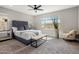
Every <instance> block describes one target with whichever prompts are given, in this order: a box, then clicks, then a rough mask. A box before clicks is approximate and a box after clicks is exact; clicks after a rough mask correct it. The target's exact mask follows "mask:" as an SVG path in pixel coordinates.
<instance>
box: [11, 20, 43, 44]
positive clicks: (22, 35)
mask: <svg viewBox="0 0 79 59" xmlns="http://www.w3.org/2000/svg"><path fill="white" fill-rule="evenodd" d="M12 29H13V36H14V37H15V39H16V40H18V41H20V42H22V43H24V44H26V45H29V44H30V43H31V38H32V36H35V35H39V34H42V32H41V31H40V30H29V26H28V22H25V21H12Z"/></svg>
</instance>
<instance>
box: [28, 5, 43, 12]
mask: <svg viewBox="0 0 79 59" xmlns="http://www.w3.org/2000/svg"><path fill="white" fill-rule="evenodd" d="M28 7H30V8H32V10H34V11H35V13H37V11H43V9H40V7H42V5H28Z"/></svg>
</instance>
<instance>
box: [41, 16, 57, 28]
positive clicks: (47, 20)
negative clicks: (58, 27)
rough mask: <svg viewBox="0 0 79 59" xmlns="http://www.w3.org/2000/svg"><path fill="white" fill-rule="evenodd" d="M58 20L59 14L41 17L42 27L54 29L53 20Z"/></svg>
mask: <svg viewBox="0 0 79 59" xmlns="http://www.w3.org/2000/svg"><path fill="white" fill-rule="evenodd" d="M54 21H55V22H58V17H57V16H50V17H43V18H41V28H42V29H54V25H53V22H54Z"/></svg>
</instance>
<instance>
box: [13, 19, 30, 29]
mask: <svg viewBox="0 0 79 59" xmlns="http://www.w3.org/2000/svg"><path fill="white" fill-rule="evenodd" d="M12 27H17V29H18V30H27V29H29V27H28V22H27V21H16V20H13V21H12Z"/></svg>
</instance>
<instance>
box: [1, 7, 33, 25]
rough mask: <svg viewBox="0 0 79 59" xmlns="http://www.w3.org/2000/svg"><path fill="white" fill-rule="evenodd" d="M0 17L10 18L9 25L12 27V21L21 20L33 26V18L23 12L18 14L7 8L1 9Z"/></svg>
mask: <svg viewBox="0 0 79 59" xmlns="http://www.w3.org/2000/svg"><path fill="white" fill-rule="evenodd" d="M0 16H7V17H8V18H9V21H10V22H9V25H11V21H12V20H19V21H28V22H29V23H31V24H33V22H32V21H33V16H31V15H27V14H23V13H21V12H16V11H13V10H10V9H7V8H3V7H0Z"/></svg>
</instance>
